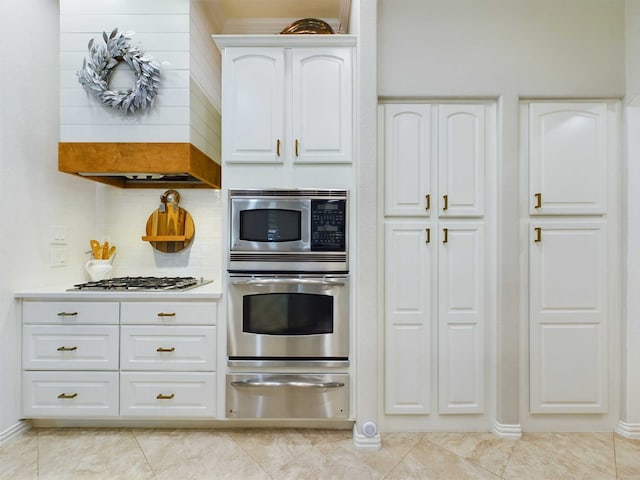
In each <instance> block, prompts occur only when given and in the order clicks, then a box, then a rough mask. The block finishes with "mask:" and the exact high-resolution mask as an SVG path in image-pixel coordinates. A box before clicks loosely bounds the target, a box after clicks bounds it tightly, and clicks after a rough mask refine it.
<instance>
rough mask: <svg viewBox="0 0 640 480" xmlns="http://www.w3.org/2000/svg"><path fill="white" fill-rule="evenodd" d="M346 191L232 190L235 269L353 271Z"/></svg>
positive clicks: (231, 254)
mask: <svg viewBox="0 0 640 480" xmlns="http://www.w3.org/2000/svg"><path fill="white" fill-rule="evenodd" d="M347 200H348V195H347V191H346V190H311V189H302V190H283V189H278V190H230V191H229V212H230V239H229V259H228V261H229V263H228V269H229V271H230V272H239V271H242V272H246V271H250V272H259V271H262V272H276V271H278V272H280V271H299V272H343V273H344V272H347V271H348V270H349V264H348V255H347V245H348V242H347V240H348V239H347V232H348V222H347V215H348V201H347Z"/></svg>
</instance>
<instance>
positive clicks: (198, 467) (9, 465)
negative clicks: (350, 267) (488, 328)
mask: <svg viewBox="0 0 640 480" xmlns="http://www.w3.org/2000/svg"><path fill="white" fill-rule="evenodd" d="M383 478H387V479H446V480H458V479H467V478H471V479H498V478H503V479H527V480H529V479H532V480H537V479H552V480H555V479H585V480H586V479H588V480H592V479H594V480H598V479H613V478H619V479H625V480H631V479H635V480H640V440H628V439H625V438H622V437H620V436H617V435H614V434H612V433H530V434H525V435H523V438H522V439H521V440H517V441H515V440H502V439H499V438H497V437H495V436H493V435H492V434H489V433H386V434H383V435H382V449H381V450H379V451H376V452H371V451H359V450H355V449H354V448H353V443H352V438H351V432H350V431H344V430H340V431H336V430H298V429H296V430H234V431H232V430H225V431H220V430H187V429H184V430H166V429H158V430H155V429H152V430H142V429H79V428H68V429H61V428H59V429H34V430H31V431H29V432H27V433H25V434H22V435H20V436H19V437H16V438H14V439H11V440H10V441H8V442H6V443H5V445H4V446H3V447H1V448H0V479H2V480H5V479H19V480H31V479H42V480H44V479H47V480H53V479H60V480H63V479H64V480H69V479H82V480H84V479H99V480H103V479H109V480H111V479H124V480H137V479H171V480H187V479H193V480H195V479H242V480H246V479H277V480H286V479H295V480H302V479H349V480H360V479H383Z"/></svg>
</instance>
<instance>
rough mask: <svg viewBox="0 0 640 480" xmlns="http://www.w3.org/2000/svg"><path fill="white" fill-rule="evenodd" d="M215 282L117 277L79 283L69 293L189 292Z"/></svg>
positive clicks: (176, 278) (185, 278)
mask: <svg viewBox="0 0 640 480" xmlns="http://www.w3.org/2000/svg"><path fill="white" fill-rule="evenodd" d="M212 281H213V280H204V279H202V278H201V279H199V280H197V279H196V278H195V277H117V278H109V279H106V280H98V281H95V282H87V283H78V284H77V285H74V286H73V288H70V289H68V290H67V291H78V290H92V291H95V290H102V291H108V290H117V291H121V290H126V291H137V292H155V291H163V290H189V289H191V288H196V287H199V286H201V285H206V284H207V283H211V282H212Z"/></svg>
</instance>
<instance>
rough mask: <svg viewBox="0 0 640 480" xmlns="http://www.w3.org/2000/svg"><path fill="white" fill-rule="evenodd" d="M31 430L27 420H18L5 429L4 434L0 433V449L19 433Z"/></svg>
mask: <svg viewBox="0 0 640 480" xmlns="http://www.w3.org/2000/svg"><path fill="white" fill-rule="evenodd" d="M29 429H31V423H30V422H28V421H27V420H20V421H19V422H18V423H16V424H15V425H12V426H11V427H9V428H7V429H6V430H5V431H4V432H0V447H1V446H2V445H4V444H5V443H6V442H7V441H9V440H10V439H11V438H13V437H17V436H18V435H20V434H21V433H24V432H26V431H27V430H29Z"/></svg>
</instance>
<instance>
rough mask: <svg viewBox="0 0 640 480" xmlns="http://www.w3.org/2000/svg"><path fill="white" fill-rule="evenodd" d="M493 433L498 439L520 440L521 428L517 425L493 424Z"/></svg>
mask: <svg viewBox="0 0 640 480" xmlns="http://www.w3.org/2000/svg"><path fill="white" fill-rule="evenodd" d="M493 433H494V434H495V435H496V436H498V437H500V438H508V439H511V440H519V439H520V438H522V427H521V426H520V424H518V423H516V424H513V425H505V424H503V423H500V422H495V424H494V425H493Z"/></svg>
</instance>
